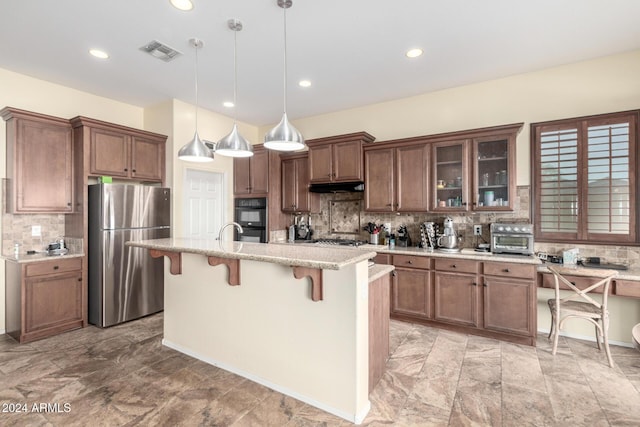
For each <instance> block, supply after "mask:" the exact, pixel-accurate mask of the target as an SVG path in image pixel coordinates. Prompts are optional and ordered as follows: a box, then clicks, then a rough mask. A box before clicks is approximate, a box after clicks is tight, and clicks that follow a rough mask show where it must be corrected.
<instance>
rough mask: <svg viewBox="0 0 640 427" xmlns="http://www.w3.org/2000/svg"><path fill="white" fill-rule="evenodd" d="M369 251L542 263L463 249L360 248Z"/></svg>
mask: <svg viewBox="0 0 640 427" xmlns="http://www.w3.org/2000/svg"><path fill="white" fill-rule="evenodd" d="M358 248H359V249H364V250H368V251H375V252H377V253H381V254H390V255H418V256H428V257H434V258H460V259H472V260H476V261H498V262H512V263H519V264H540V263H541V261H540V259H538V257H536V256H533V255H530V256H526V255H503V254H492V253H491V252H476V251H474V250H473V249H462V250H461V251H460V252H452V253H450V252H439V251H437V250H436V251H429V250H426V249H422V248H417V247H406V248H405V247H398V246H396V247H395V248H394V249H389V247H388V246H385V245H362V246H359V247H358Z"/></svg>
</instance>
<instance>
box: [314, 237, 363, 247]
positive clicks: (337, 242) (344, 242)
mask: <svg viewBox="0 0 640 427" xmlns="http://www.w3.org/2000/svg"><path fill="white" fill-rule="evenodd" d="M313 243H315V244H316V245H321V246H360V245H364V244H365V243H367V242H365V241H364V240H355V239H316V240H314V241H313Z"/></svg>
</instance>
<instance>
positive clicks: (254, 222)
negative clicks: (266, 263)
mask: <svg viewBox="0 0 640 427" xmlns="http://www.w3.org/2000/svg"><path fill="white" fill-rule="evenodd" d="M234 205H235V214H234V221H235V222H237V223H238V224H240V225H241V226H242V229H243V230H244V232H243V233H242V234H240V233H238V231H237V230H236V231H235V240H237V241H240V242H256V243H267V199H266V197H255V198H246V199H235V203H234Z"/></svg>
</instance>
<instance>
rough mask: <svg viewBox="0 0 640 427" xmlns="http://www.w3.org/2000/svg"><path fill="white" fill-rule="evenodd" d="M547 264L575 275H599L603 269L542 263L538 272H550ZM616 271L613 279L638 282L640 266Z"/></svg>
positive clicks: (639, 279)
mask: <svg viewBox="0 0 640 427" xmlns="http://www.w3.org/2000/svg"><path fill="white" fill-rule="evenodd" d="M547 265H550V266H552V267H557V268H558V269H561V270H564V271H563V272H565V271H566V272H567V274H571V272H572V271H573V272H575V275H577V276H585V275H588V276H593V277H600V276H602V274H603V271H605V270H602V269H599V268H589V267H582V266H579V265H576V266H569V265H564V264H542V265H541V266H539V267H538V272H540V273H551V272H550V271H549V269H548V268H547ZM617 271H618V275H617V276H616V277H614V280H630V281H633V282H640V268H634V267H632V268H629V269H628V270H617Z"/></svg>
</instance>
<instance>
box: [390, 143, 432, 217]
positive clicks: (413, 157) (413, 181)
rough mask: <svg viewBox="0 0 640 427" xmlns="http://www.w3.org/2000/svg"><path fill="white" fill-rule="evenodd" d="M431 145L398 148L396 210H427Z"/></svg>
mask: <svg viewBox="0 0 640 427" xmlns="http://www.w3.org/2000/svg"><path fill="white" fill-rule="evenodd" d="M428 162H429V147H428V146H427V145H426V144H422V145H417V146H407V147H399V148H397V149H396V162H395V165H396V177H397V179H396V187H397V188H396V211H398V212H416V211H419V212H420V211H426V210H427V208H428V207H429V196H428V187H427V182H428V173H427V171H428V170H429V168H428Z"/></svg>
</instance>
